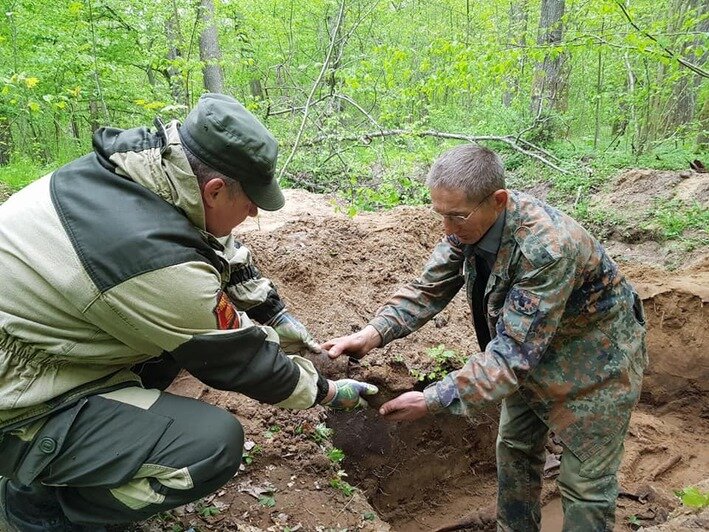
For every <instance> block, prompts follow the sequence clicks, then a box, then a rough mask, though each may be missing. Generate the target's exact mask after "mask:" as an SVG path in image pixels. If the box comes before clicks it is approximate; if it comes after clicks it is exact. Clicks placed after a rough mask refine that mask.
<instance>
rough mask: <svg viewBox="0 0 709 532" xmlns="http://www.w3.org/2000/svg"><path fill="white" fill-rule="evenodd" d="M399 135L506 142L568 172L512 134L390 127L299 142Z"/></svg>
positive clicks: (540, 160)
mask: <svg viewBox="0 0 709 532" xmlns="http://www.w3.org/2000/svg"><path fill="white" fill-rule="evenodd" d="M401 135H410V136H412V137H437V138H441V139H457V140H466V141H468V142H474V143H478V142H481V141H495V142H502V143H504V144H507V145H508V146H509V147H510V148H512V149H513V150H515V151H518V152H519V153H522V154H524V155H526V156H528V157H531V158H532V159H536V160H537V161H539V162H541V163H542V164H544V165H546V166H548V167H550V168H553V169H554V170H556V171H557V172H560V173H562V174H566V175H568V174H569V172H568V171H567V170H564V169H563V168H560V167H559V166H558V165H556V164H554V163H553V162H551V161H550V160H549V159H547V158H546V157H542V156H541V155H539V154H538V153H535V152H533V151H531V150H532V149H533V150H536V151H539V152H544V150H543V149H542V148H539V147H538V146H535V145H534V144H532V143H531V142H527V141H524V143H525V145H526V146H528V147H529V148H530V149H526V148H524V147H522V146H520V145H519V144H518V143H517V142H516V139H515V137H514V136H513V135H465V134H463V133H446V132H444V131H433V130H427V131H409V130H406V129H390V130H385V131H381V130H380V131H372V132H369V133H360V134H358V135H346V136H338V135H322V136H319V137H315V138H314V139H312V140H310V141H308V142H303V143H302V144H301V146H302V147H306V146H315V145H316V144H320V143H322V142H326V141H328V140H336V141H338V142H347V141H356V140H359V141H362V142H363V143H364V144H365V145H367V144H369V143H370V142H371V140H372V139H373V138H384V137H394V136H401ZM554 158H555V157H554ZM557 160H558V159H557Z"/></svg>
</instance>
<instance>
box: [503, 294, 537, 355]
mask: <svg viewBox="0 0 709 532" xmlns="http://www.w3.org/2000/svg"><path fill="white" fill-rule="evenodd" d="M540 301H541V299H540V298H539V296H537V295H535V294H533V293H531V292H529V291H527V290H523V289H521V288H513V289H512V290H510V292H509V294H508V295H507V299H506V300H505V307H504V308H503V309H502V319H503V322H504V324H505V332H506V333H507V335H508V336H509V337H511V338H513V339H514V340H516V341H517V342H519V343H521V344H522V343H524V342H525V341H526V339H527V335H528V334H529V329H530V328H531V327H532V324H533V323H534V318H535V317H536V315H537V313H538V312H539V303H540Z"/></svg>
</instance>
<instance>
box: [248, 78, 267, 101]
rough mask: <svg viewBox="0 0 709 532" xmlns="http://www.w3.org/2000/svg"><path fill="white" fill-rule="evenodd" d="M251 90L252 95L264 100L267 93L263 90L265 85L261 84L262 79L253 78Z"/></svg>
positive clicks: (250, 82)
mask: <svg viewBox="0 0 709 532" xmlns="http://www.w3.org/2000/svg"><path fill="white" fill-rule="evenodd" d="M249 92H250V93H251V96H253V97H254V98H256V99H257V100H263V99H264V96H265V95H264V92H263V85H261V80H259V79H252V80H251V81H249Z"/></svg>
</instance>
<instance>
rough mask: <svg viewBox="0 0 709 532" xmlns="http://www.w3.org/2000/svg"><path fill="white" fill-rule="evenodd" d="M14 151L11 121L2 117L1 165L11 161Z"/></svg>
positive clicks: (0, 125)
mask: <svg viewBox="0 0 709 532" xmlns="http://www.w3.org/2000/svg"><path fill="white" fill-rule="evenodd" d="M11 152H12V131H10V122H9V121H8V120H7V119H5V118H0V166H5V165H6V164H8V163H9V162H10V153H11Z"/></svg>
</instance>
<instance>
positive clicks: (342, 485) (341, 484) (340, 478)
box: [330, 469, 355, 497]
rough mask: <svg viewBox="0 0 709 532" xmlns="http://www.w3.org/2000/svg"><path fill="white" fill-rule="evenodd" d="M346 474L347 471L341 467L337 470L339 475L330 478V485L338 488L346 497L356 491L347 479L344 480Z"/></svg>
mask: <svg viewBox="0 0 709 532" xmlns="http://www.w3.org/2000/svg"><path fill="white" fill-rule="evenodd" d="M346 476H347V473H345V472H344V471H343V470H342V469H340V470H339V471H338V472H337V475H336V476H334V477H333V478H331V479H330V486H332V487H333V488H335V489H336V490H339V491H340V492H341V493H342V494H343V495H344V496H345V497H349V496H351V495H352V494H353V493H354V491H355V488H354V486H352V485H351V484H349V483H348V482H347V481H346V480H344V477H346Z"/></svg>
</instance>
